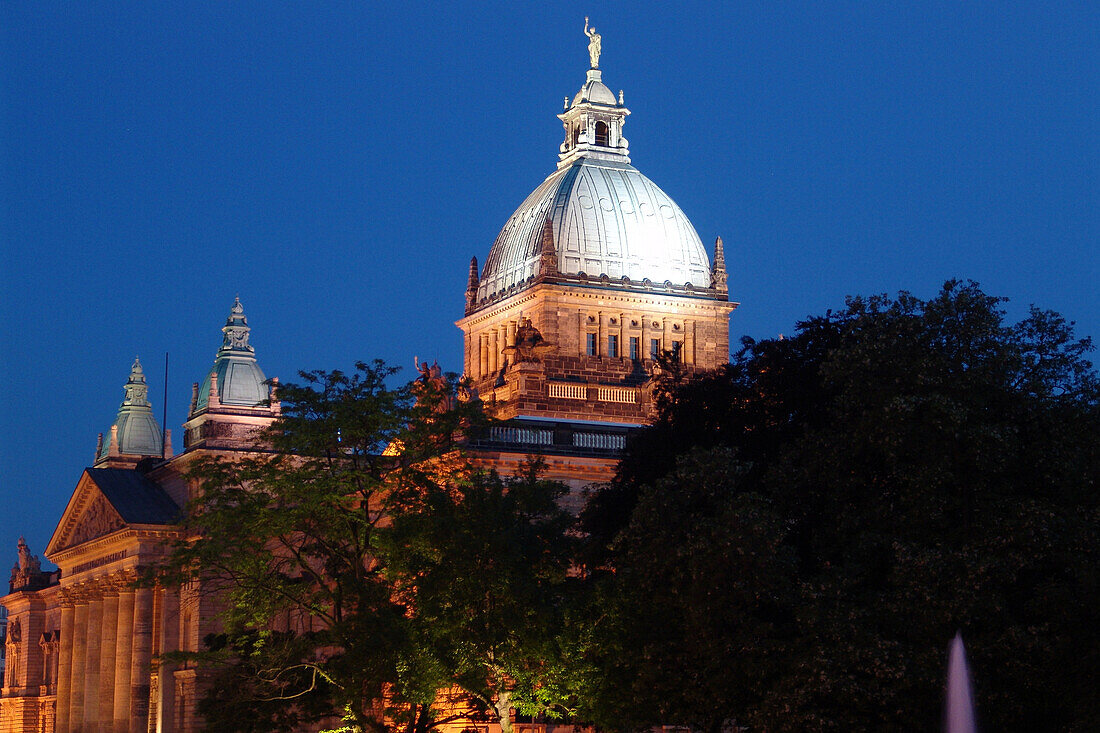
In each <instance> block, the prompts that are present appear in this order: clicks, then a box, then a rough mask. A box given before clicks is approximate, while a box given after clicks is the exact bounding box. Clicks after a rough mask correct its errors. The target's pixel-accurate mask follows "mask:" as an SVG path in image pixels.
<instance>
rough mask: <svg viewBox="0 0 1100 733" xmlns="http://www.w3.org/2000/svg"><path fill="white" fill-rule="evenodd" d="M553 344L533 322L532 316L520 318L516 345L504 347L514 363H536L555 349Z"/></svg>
mask: <svg viewBox="0 0 1100 733" xmlns="http://www.w3.org/2000/svg"><path fill="white" fill-rule="evenodd" d="M553 348H554V347H553V346H552V345H551V344H549V343H547V341H546V339H544V338H543V337H542V332H541V331H539V330H538V329H537V328H535V327H534V326H533V325H532V324H531V319H530V318H523V319H520V322H519V327H518V328H517V329H516V345H515V346H509V347H507V348H506V349H504V353H505V354H506V355H507V356H508V357H510V359H511V362H512V363H513V364H523V363H534V364H537V363H539V362H540V361H542V359H541V357H542V356H543V355H544V354H546V353H547V352H549V351H552V350H553Z"/></svg>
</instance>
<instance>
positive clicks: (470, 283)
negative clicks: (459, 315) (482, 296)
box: [466, 257, 480, 311]
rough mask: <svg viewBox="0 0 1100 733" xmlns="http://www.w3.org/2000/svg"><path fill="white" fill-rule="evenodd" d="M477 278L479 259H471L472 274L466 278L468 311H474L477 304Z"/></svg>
mask: <svg viewBox="0 0 1100 733" xmlns="http://www.w3.org/2000/svg"><path fill="white" fill-rule="evenodd" d="M479 282H480V281H479V279H478V276H477V257H471V258H470V274H469V276H468V277H467V278H466V310H467V311H469V310H472V309H473V307H474V303H475V302H477V286H478V284H479Z"/></svg>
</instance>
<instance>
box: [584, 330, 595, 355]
mask: <svg viewBox="0 0 1100 733" xmlns="http://www.w3.org/2000/svg"><path fill="white" fill-rule="evenodd" d="M585 350H586V353H587V354H588V355H589V356H595V355H596V334H594V333H590V334H588V338H587V342H586V346H585Z"/></svg>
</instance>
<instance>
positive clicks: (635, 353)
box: [630, 336, 638, 361]
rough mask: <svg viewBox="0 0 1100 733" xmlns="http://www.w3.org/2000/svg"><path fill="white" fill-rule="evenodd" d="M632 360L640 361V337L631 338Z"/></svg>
mask: <svg viewBox="0 0 1100 733" xmlns="http://www.w3.org/2000/svg"><path fill="white" fill-rule="evenodd" d="M630 359H631V361H638V337H637V336H631V337H630Z"/></svg>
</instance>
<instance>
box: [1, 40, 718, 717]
mask: <svg viewBox="0 0 1100 733" xmlns="http://www.w3.org/2000/svg"><path fill="white" fill-rule="evenodd" d="M597 38H598V37H597ZM593 48H595V50H594V51H593ZM589 51H590V55H591V59H592V68H591V69H589V70H588V72H587V74H586V77H585V81H584V84H583V85H582V87H581V89H580V91H579V92H578V93H577V94H576V96H575V97H574V98H573V100H572V101H571V102H570V101H569V100H567V104H566V109H565V111H564V112H563V113H562V114H560V115H559V118H560V119H561V121H562V124H563V127H564V131H565V136H564V142H563V143H562V144H561V146H560V148H559V154H558V158H559V161H558V165H557V168H556V170H554V171H553V172H552V173H551V174H550V175H549V176H548V177H547V178H546V180H545V181H544V182H543V183H542V184H540V185H539V186H538V187H537V188H536V189H535V190H534V191H533V192H532V193H531V194H530V196H528V197H527V198H526V199H525V200H524V202H523V203H522V204H521V205H520V207H519V208H518V209H517V210H516V212H515V213H514V214H513V215H512V217H510V218H509V220H508V221H507V222H506V224H505V225H504V228H503V229H502V230H501V232H500V234H499V236H498V237H497V239H496V241H495V242H494V243H493V246H492V248H491V249H490V251H489V255H488V257H487V258H486V260H485V267H484V268H483V269H481V270H479V269H478V266H477V260H476V259H474V260H473V261H472V262H471V265H470V271H469V280H468V286H467V292H466V308H465V313H464V315H463V317H462V318H461V319H459V320H458V321H457V325H458V327H459V328H460V329H461V331H462V333H463V338H464V362H463V370H464V373H465V375H466V376H467V377H468V378H469V386H470V392H471V394H472V395H474V396H475V397H476V398H477V399H480V400H482V401H483V403H484V404H485V405H486V407H487V408H488V409H489V410H490V411H491V412H492V413H493V414H495V415H496V416H497V417H500V418H503V419H506V420H507V422H506V423H505V424H502V425H497V426H494V427H492V428H490V429H488V430H487V431H486V432H484V433H481V434H478V435H474V436H471V437H470V439H469V445H468V448H469V450H470V451H471V452H472V453H473V454H474V456H475V458H476V460H478V461H479V462H480V463H481V464H482V465H485V466H487V467H492V468H495V469H497V470H498V471H500V472H501V473H503V474H510V473H513V472H514V471H515V469H516V468H518V466H519V465H520V463H522V462H523V461H524V460H525V459H526V458H527V457H528V456H529V455H531V454H540V455H542V456H543V457H544V459H545V461H546V464H547V474H548V477H549V478H553V479H557V480H561V481H563V482H565V483H567V484H569V485H570V486H571V487H573V488H575V489H576V490H575V491H574V492H573V494H572V498H571V501H573V502H574V503H575V504H576V505H577V506H578V507H579V505H580V502H581V501H582V493H581V489H582V488H583V487H584V486H586V485H588V484H590V483H592V482H597V481H604V480H607V479H608V478H610V477H611V476H612V474H613V472H614V468H615V464H616V460H617V456H618V454H619V452H620V451H621V450H622V448H623V447H624V445H625V441H626V438H627V435H628V434H629V432H630V431H631V430H633V429H636V428H637V427H638V426H640V425H643V424H645V423H646V421H647V420H648V419H649V418H650V417H651V416H652V414H653V399H652V389H653V379H654V375H655V372H656V370H659V369H660V368H662V367H661V364H662V363H664V364H665V366H667V365H668V362H667V361H664V360H666V359H672V360H675V361H677V362H679V367H678V368H680V369H682V370H684V371H685V372H687V373H691V372H693V371H695V370H703V369H711V368H714V367H717V366H719V365H721V364H723V363H725V362H726V361H727V360H728V358H729V329H728V318H729V315H730V313H731V312H732V311H733V309H734V308H735V307H736V303H733V302H731V301H730V300H729V297H728V295H729V293H728V287H727V273H726V265H725V253H724V251H723V247H722V241H721V239H718V240H717V242H716V244H715V251H714V257H713V261H712V259H711V258H710V257H709V256H708V253H707V252H706V250H705V248H704V247H703V245H702V243H701V241H700V239H699V236H698V235H697V234H696V232H695V229H694V227H693V226H692V225H691V222H690V221H689V220H688V219H687V217H686V216H685V215H684V213H683V212H682V211H681V210H680V208H679V207H678V206H677V205H676V203H675V202H674V201H673V200H672V199H671V198H670V197H669V196H668V195H667V194H665V193H664V192H663V191H662V190H661V189H660V188H658V187H657V186H656V185H655V184H654V183H653V182H652V181H650V180H649V179H648V178H646V177H645V176H644V175H642V174H641V173H640V172H639V171H638V170H637V169H636V168H634V167H633V166H632V165H631V164H630V157H629V151H628V145H627V140H626V138H625V137H624V135H623V128H624V126H625V122H626V117H627V115H629V114H630V113H629V111H628V110H627V109H626V107H625V106H624V103H623V94H622V92H619V94H618V95H615V94H614V93H612V91H611V90H610V89H609V88H608V87H607V86H606V85H604V83H603V81H602V71H601V70H600V69H599V68H598V61H599V43H598V40H597V41H595V46H592V45H591V44H590V48H589ZM249 339H250V328H249V326H248V321H247V318H246V317H245V314H244V309H243V307H242V305H241V303H240V301H239V300H237V301H236V302H235V303H234V305H233V307H232V309H231V311H230V315H229V318H228V319H227V321H226V324H225V326H224V327H223V328H222V344H221V347H220V348H219V349H218V351H217V353H216V355H215V358H214V364H213V366H212V368H211V369H210V371H209V372H208V373H207V374H206V375H205V376H204V377H203V379H202V381H201V382H197V383H196V384H195V385H194V387H193V389H192V395H191V404H190V410H189V413H188V418H187V421H186V422H185V423H184V425H183V428H184V434H183V452H182V453H179V454H175V453H174V452H173V449H172V445H171V435H170V433H168V432H165V433H164V434H162V433H161V430H160V427H159V426H158V425H157V421H156V419H155V418H154V416H153V412H152V407H151V405H150V403H149V400H148V388H147V386H146V383H145V377H144V373H143V370H142V367H141V364H140V362H138V361H136V360H135V362H134V364H133V366H132V367H131V371H130V376H129V378H128V380H127V382H126V384H125V385H124V393H125V394H124V399H123V401H122V404H121V406H120V408H119V412H118V414H117V416H116V418H115V421H114V423H113V424H112V426H111V428H110V430H109V431H108V432H107V433H106V434H104V435H101V436H100V438H99V442H98V445H97V448H96V454H95V460H94V462H93V464H92V466H91V467H89V468H87V469H85V470H84V472H83V473H82V475H81V476H80V479H79V480H78V481H77V484H76V488H75V490H74V492H73V495H72V498H71V499H70V501H69V503H68V506H67V507H66V508H65V511H64V513H63V514H62V516H61V518H60V520H59V522H58V525H57V529H56V530H55V532H54V534H53V537H52V538H51V540H50V542H49V544H48V546H47V547H46V549H45V555H46V557H47V558H48V559H49V560H50V561H51V562H53V563H55V564H56V565H57V566H58V570H57V571H54V572H52V573H51V572H43V571H42V570H41V568H40V563H39V561H38V559H37V558H36V557H35V556H33V555H31V554H30V549H29V548H28V547H27V546H26V544H25V543H23V542H22V541H20V544H19V546H18V548H17V549H18V561H17V563H16V565H15V567H14V568H13V570H12V576H11V580H10V585H9V593H8V594H7V595H5V596H4V597H3V598H0V604H2V605H3V606H4V607H6V608H7V610H8V612H9V624H8V634H7V640H6V644H5V652H6V661H7V663H6V670H5V674H4V678H3V685H2V687H0V733H12V732H14V731H41V732H43V733H45V732H50V731H58V732H61V731H64V732H67V733H68V732H75V731H81V732H82V733H89V732H91V731H100V732H106V731H112V732H115V731H118V732H122V731H130V732H137V731H142V732H144V731H196V730H201V729H202V721H201V720H200V719H198V717H197V716H196V713H195V703H196V700H197V699H198V698H199V697H200V696H201V695H202V693H203V687H202V682H203V678H202V674H201V671H200V670H196V669H193V668H190V667H188V666H187V665H178V664H174V663H172V662H170V661H168V660H167V659H166V658H165V657H164V656H163V655H164V654H165V653H166V652H170V651H178V650H182V651H196V650H198V649H199V645H200V643H201V639H203V637H204V636H205V635H206V634H208V633H211V632H216V631H217V630H218V623H219V622H218V610H219V609H218V608H217V607H216V606H215V605H214V602H213V601H212V600H211V599H210V598H209V597H207V596H205V595H203V594H201V593H200V592H199V590H200V589H198V588H194V587H185V588H163V587H157V588H144V587H136V586H135V585H134V582H133V581H134V580H135V579H136V578H137V576H138V574H139V573H140V572H141V570H142V569H143V568H144V567H146V566H148V565H149V564H151V563H154V562H156V561H157V560H158V559H159V558H160V557H162V555H163V554H164V552H165V551H166V548H167V546H168V544H169V543H170V542H171V541H173V540H175V539H177V538H178V536H179V530H178V525H177V522H178V519H179V516H180V512H181V507H183V506H185V504H186V502H187V501H188V500H189V499H191V498H193V497H194V496H195V493H196V491H197V490H198V489H199V487H197V486H193V485H190V484H189V483H188V481H187V480H185V479H184V476H185V474H186V471H187V468H188V466H190V465H191V464H192V463H193V462H194V461H195V460H197V459H199V458H202V457H204V456H212V455H221V456H231V455H242V454H247V453H248V452H249V451H252V450H254V446H255V442H254V435H255V433H256V431H257V430H259V429H262V428H264V427H266V426H268V425H270V424H271V422H272V421H273V420H275V419H277V418H278V416H279V414H280V409H279V403H278V400H277V393H275V392H274V391H273V389H274V387H275V384H276V383H275V382H274V380H271V381H268V380H267V379H266V378H265V375H264V373H263V371H262V370H261V369H260V367H259V365H258V363H257V361H256V356H255V351H254V349H253V347H252V346H251V345H250V343H249ZM477 728H478V729H479V730H481V729H482V728H485V731H484V733H490V732H489V731H488V728H487V727H486V726H481V725H479V726H477ZM519 728H520V729H521V730H523V731H524V733H545V731H544V727H543V726H523V725H521V726H519Z"/></svg>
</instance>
